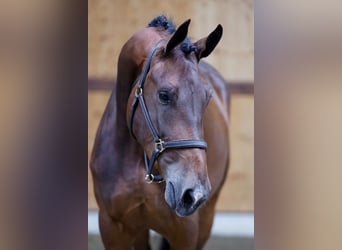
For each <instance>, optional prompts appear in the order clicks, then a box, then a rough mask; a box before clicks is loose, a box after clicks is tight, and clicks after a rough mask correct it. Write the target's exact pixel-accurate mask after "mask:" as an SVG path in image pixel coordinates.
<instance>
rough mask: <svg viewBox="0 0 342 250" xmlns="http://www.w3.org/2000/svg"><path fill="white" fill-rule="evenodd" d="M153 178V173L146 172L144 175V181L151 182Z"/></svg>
mask: <svg viewBox="0 0 342 250" xmlns="http://www.w3.org/2000/svg"><path fill="white" fill-rule="evenodd" d="M153 180H154V175H153V174H147V175H146V176H145V181H146V182H147V183H148V184H151V183H152V182H153Z"/></svg>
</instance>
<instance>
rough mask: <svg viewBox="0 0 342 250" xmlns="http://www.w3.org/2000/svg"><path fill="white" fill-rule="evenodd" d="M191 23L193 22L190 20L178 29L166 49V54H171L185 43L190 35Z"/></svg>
mask: <svg viewBox="0 0 342 250" xmlns="http://www.w3.org/2000/svg"><path fill="white" fill-rule="evenodd" d="M190 21H191V20H190V19H188V20H186V21H185V22H184V23H182V24H181V25H180V26H179V27H178V29H177V30H176V31H175V33H174V34H173V36H172V37H171V38H170V40H169V41H168V43H167V45H166V47H165V54H167V53H169V52H170V51H171V50H172V49H173V48H174V47H176V46H177V45H178V44H180V43H181V42H183V41H184V39H185V38H186V36H187V35H188V28H189V24H190Z"/></svg>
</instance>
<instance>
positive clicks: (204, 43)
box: [194, 24, 223, 61]
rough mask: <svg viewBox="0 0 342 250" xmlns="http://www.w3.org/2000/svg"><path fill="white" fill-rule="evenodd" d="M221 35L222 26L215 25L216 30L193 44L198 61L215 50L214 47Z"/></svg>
mask: <svg viewBox="0 0 342 250" xmlns="http://www.w3.org/2000/svg"><path fill="white" fill-rule="evenodd" d="M222 33H223V28H222V25H221V24H219V25H217V27H216V29H215V30H214V31H213V32H211V33H210V34H209V36H207V37H205V38H202V39H200V40H198V41H197V42H195V43H194V45H195V46H196V47H197V51H196V52H195V53H196V57H197V60H198V61H199V60H200V59H201V58H203V57H207V56H209V55H210V53H211V52H212V51H213V50H214V49H215V47H216V45H217V44H218V42H219V41H220V39H221V37H222Z"/></svg>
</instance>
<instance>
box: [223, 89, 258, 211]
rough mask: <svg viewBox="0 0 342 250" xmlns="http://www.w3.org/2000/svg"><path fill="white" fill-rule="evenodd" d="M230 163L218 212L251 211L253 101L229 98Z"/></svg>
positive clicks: (252, 197)
mask: <svg viewBox="0 0 342 250" xmlns="http://www.w3.org/2000/svg"><path fill="white" fill-rule="evenodd" d="M230 122H231V124H230V147H231V161H230V169H229V172H228V178H227V179H226V182H225V184H224V186H223V189H222V191H221V195H220V198H219V201H218V204H217V209H218V210H230V211H253V210H254V97H253V96H252V95H232V99H231V116H230Z"/></svg>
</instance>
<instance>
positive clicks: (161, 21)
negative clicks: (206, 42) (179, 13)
mask: <svg viewBox="0 0 342 250" xmlns="http://www.w3.org/2000/svg"><path fill="white" fill-rule="evenodd" d="M147 27H161V28H164V29H165V30H166V31H167V32H168V33H169V34H170V35H171V34H172V33H174V32H175V31H176V26H175V25H174V23H173V22H172V20H170V19H168V18H167V17H166V16H164V15H160V16H157V17H155V18H153V19H152V21H151V22H150V23H149V24H148V25H147ZM180 49H181V50H182V51H183V52H184V54H185V55H188V54H190V53H191V52H192V51H195V52H196V51H197V47H196V46H195V45H194V44H193V43H191V41H190V39H189V38H188V37H187V38H185V39H184V41H183V42H182V43H181V45H180Z"/></svg>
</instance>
